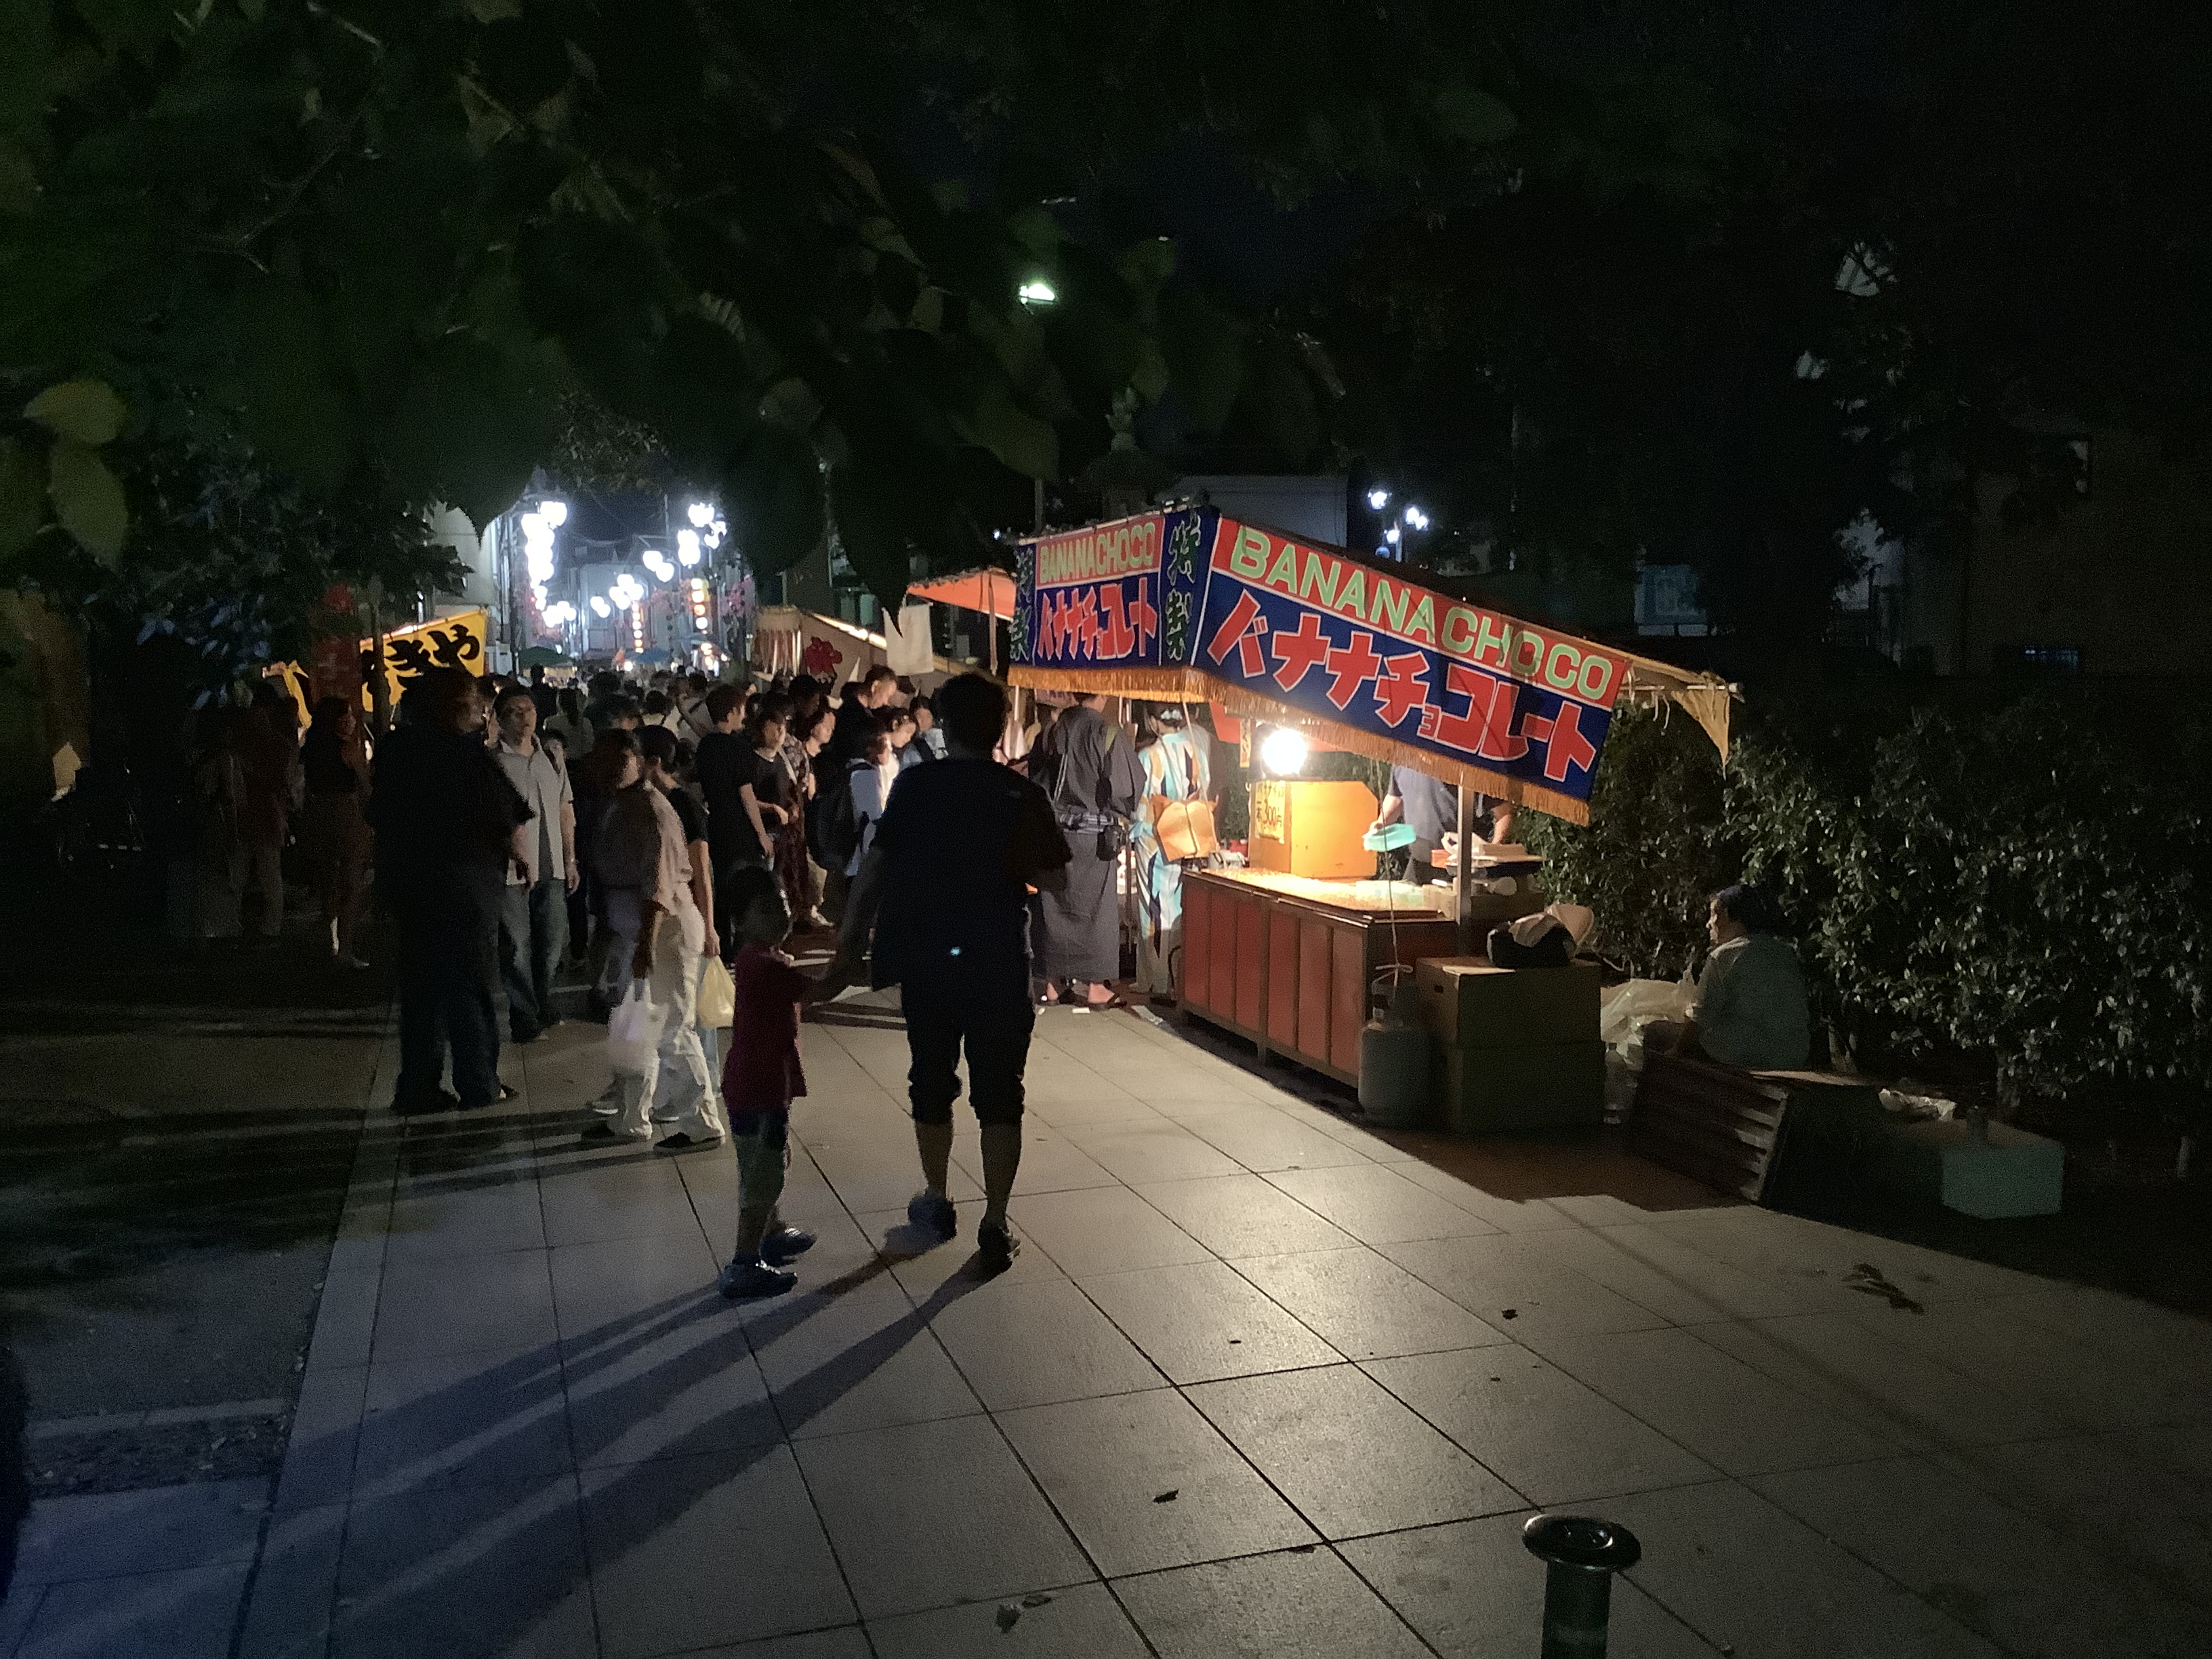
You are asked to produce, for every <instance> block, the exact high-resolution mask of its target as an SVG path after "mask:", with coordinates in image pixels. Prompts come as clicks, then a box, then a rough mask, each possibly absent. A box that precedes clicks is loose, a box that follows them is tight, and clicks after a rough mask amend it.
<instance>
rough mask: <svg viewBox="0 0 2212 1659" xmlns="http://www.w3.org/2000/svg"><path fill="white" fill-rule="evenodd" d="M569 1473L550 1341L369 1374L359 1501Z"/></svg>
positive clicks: (557, 1368) (394, 1363)
mask: <svg viewBox="0 0 2212 1659" xmlns="http://www.w3.org/2000/svg"><path fill="white" fill-rule="evenodd" d="M570 1467H571V1463H570V1457H569V1447H568V1417H567V1414H566V1413H565V1412H564V1410H563V1408H562V1375H561V1360H560V1355H559V1353H558V1352H557V1351H556V1349H555V1348H554V1347H553V1346H552V1345H550V1343H549V1344H547V1345H545V1346H543V1347H537V1348H521V1349H515V1350H512V1351H509V1352H487V1353H463V1354H441V1355H438V1356H436V1357H435V1358H428V1359H404V1360H384V1361H381V1362H380V1363H378V1364H374V1365H371V1366H370V1367H369V1369H368V1389H367V1394H366V1398H365V1399H364V1401H363V1409H362V1419H361V1435H360V1439H359V1443H358V1446H357V1449H356V1452H355V1456H354V1494H355V1496H356V1497H357V1498H389V1497H395V1496H398V1495H399V1494H402V1493H405V1492H420V1491H423V1490H425V1489H428V1488H432V1487H439V1486H456V1485H466V1486H483V1485H487V1484H490V1485H513V1484H517V1483H520V1482H526V1481H531V1480H538V1479H540V1478H546V1477H553V1476H558V1475H562V1474H567V1473H568V1469H569V1468H570Z"/></svg>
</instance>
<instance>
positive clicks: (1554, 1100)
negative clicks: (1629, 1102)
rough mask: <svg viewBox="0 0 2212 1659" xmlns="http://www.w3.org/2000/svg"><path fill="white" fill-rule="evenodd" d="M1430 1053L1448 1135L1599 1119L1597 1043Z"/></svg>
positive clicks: (1601, 1067) (1601, 1061)
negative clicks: (1435, 1055)
mask: <svg viewBox="0 0 2212 1659" xmlns="http://www.w3.org/2000/svg"><path fill="white" fill-rule="evenodd" d="M1563 971H1564V970H1563ZM1592 977H1593V978H1595V974H1593V975H1592ZM1435 1075H1436V1082H1437V1103H1438V1116H1439V1119H1440V1121H1441V1122H1442V1124H1443V1127H1445V1128H1447V1129H1449V1130H1451V1131H1453V1132H1454V1133H1457V1134H1463V1135H1479V1134H1497V1133H1503V1132H1507V1131H1511V1130H1517V1129H1585V1128H1595V1127H1597V1126H1598V1125H1600V1124H1601V1123H1603V1122H1604V1121H1605V1045H1604V1044H1603V1043H1602V1042H1596V1041H1595V1040H1593V1041H1591V1042H1557V1043H1547V1044H1543V1045H1541V1046H1534V1047H1527V1048H1441V1049H1438V1050H1437V1065H1436V1072H1435Z"/></svg>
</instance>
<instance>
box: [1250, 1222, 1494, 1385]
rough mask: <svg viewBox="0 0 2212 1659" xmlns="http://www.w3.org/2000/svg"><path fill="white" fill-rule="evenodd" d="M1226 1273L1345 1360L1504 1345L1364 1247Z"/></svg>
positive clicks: (1257, 1260) (1258, 1261) (1260, 1259)
mask: <svg viewBox="0 0 2212 1659" xmlns="http://www.w3.org/2000/svg"><path fill="white" fill-rule="evenodd" d="M1231 1265H1233V1266H1234V1267H1236V1269H1237V1272H1238V1273H1242V1274H1243V1275H1244V1277H1245V1278H1247V1279H1250V1280H1251V1281H1252V1282H1253V1283H1254V1284H1255V1285H1258V1286H1259V1287H1260V1288H1261V1290H1263V1291H1266V1292H1267V1294H1268V1296H1269V1297H1272V1298H1273V1300H1275V1301H1276V1302H1278V1303H1280V1304H1282V1305H1283V1306H1284V1307H1285V1308H1287V1309H1289V1310H1290V1311H1291V1313H1292V1314H1294V1315H1296V1316H1297V1319H1298V1321H1299V1322H1300V1323H1301V1324H1303V1325H1304V1326H1305V1327H1306V1328H1308V1329H1310V1330H1311V1331H1313V1332H1314V1333H1315V1334H1316V1335H1318V1336H1319V1337H1320V1338H1321V1339H1322V1340H1323V1341H1325V1342H1327V1343H1328V1345H1329V1346H1331V1347H1333V1348H1334V1349H1335V1350H1336V1351H1337V1352H1340V1353H1341V1354H1343V1355H1344V1356H1345V1357H1346V1358H1349V1359H1383V1358H1389V1357H1391V1356H1393V1355H1396V1354H1407V1353H1437V1352H1444V1351H1446V1350H1449V1349H1453V1348H1478V1347H1483V1346H1487V1345H1489V1344H1491V1343H1493V1342H1504V1341H1507V1340H1510V1339H1509V1338H1507V1337H1506V1335H1505V1334H1504V1333H1503V1332H1501V1331H1498V1330H1496V1329H1493V1328H1492V1327H1490V1326H1488V1325H1486V1324H1485V1323H1484V1322H1482V1321H1481V1320H1480V1319H1477V1318H1476V1317H1475V1316H1474V1315H1473V1314H1471V1313H1469V1312H1468V1310H1466V1309H1464V1308H1462V1307H1461V1306H1460V1305H1459V1304H1458V1303H1456V1302H1455V1301H1453V1300H1452V1299H1451V1298H1450V1297H1448V1296H1446V1295H1444V1294H1443V1292H1442V1291H1436V1290H1431V1288H1430V1287H1429V1286H1428V1285H1424V1284H1423V1283H1421V1281H1420V1280H1419V1279H1416V1278H1414V1277H1413V1274H1411V1273H1407V1271H1406V1270H1405V1269H1404V1268H1403V1267H1400V1266H1398V1264H1397V1263H1396V1262H1395V1261H1389V1259H1387V1258H1386V1257H1383V1256H1381V1255H1376V1253H1375V1252H1374V1251H1373V1250H1370V1249H1365V1248H1364V1247H1355V1248H1353V1249H1348V1250H1316V1251H1312V1252H1310V1253H1307V1254H1303V1255H1261V1256H1247V1257H1243V1258H1241V1259H1239V1260H1238V1261H1236V1262H1234V1263H1232V1264H1231Z"/></svg>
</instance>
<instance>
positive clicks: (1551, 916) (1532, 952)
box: [1489, 904, 1597, 968]
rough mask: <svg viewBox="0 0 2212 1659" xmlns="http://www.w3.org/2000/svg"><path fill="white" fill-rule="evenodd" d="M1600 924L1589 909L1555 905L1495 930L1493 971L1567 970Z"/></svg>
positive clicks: (1594, 913) (1491, 952) (1583, 906)
mask: <svg viewBox="0 0 2212 1659" xmlns="http://www.w3.org/2000/svg"><path fill="white" fill-rule="evenodd" d="M1596 924H1597V914H1596V912H1595V911H1593V910H1592V909H1590V908H1589V906H1587V905H1582V904H1554V905H1551V906H1549V907H1548V908H1545V909H1541V910H1539V911H1537V912H1536V914H1535V915H1532V916H1522V917H1519V918H1517V919H1516V920H1515V921H1510V922H1508V923H1507V924H1506V925H1505V926H1504V927H1495V928H1492V930H1491V933H1490V939H1489V951H1490V965H1491V966H1492V967H1493V968H1564V967H1565V966H1566V965H1567V964H1568V963H1571V962H1572V961H1573V960H1574V959H1575V952H1576V951H1579V950H1581V949H1582V947H1583V944H1584V942H1585V941H1587V940H1588V939H1589V936H1590V930H1591V929H1592V928H1593V927H1595V926H1596Z"/></svg>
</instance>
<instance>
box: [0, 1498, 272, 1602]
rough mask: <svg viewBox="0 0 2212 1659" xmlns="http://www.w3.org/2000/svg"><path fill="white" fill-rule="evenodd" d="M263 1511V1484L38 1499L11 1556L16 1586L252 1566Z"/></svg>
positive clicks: (264, 1502) (266, 1506)
mask: <svg viewBox="0 0 2212 1659" xmlns="http://www.w3.org/2000/svg"><path fill="white" fill-rule="evenodd" d="M268 1507H269V1483H268V1482H267V1481H266V1480H215V1481H207V1482H204V1483H197V1484H194V1485H191V1486H152V1487H149V1488H147V1489H145V1490H143V1491H140V1492H98V1493H89V1494H86V1495H84V1496H82V1497H74V1498H40V1500H39V1501H38V1502H37V1503H35V1504H32V1506H31V1513H30V1516H29V1518H28V1520H27V1522H25V1524H24V1527H23V1533H22V1540H21V1543H20V1545H19V1546H18V1547H17V1551H16V1556H15V1582H16V1583H23V1584H54V1583H64V1582H66V1581H68V1580H70V1579H77V1578H112V1577H117V1576H118V1575H120V1574H124V1573H148V1572H159V1571H167V1570H168V1569H171V1568H178V1567H206V1566H220V1565H234V1564H236V1563H240V1562H245V1561H251V1560H252V1559H253V1551H254V1546H255V1544H256V1542H257V1541H258V1539H259V1537H260V1533H261V1517H262V1516H263V1515H264V1513H265V1512H266V1511H267V1510H268Z"/></svg>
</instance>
